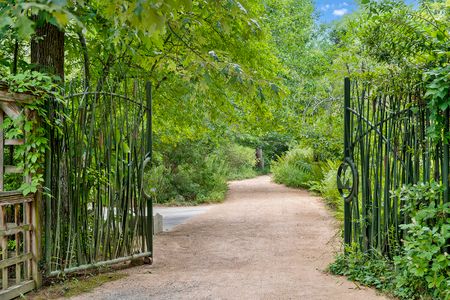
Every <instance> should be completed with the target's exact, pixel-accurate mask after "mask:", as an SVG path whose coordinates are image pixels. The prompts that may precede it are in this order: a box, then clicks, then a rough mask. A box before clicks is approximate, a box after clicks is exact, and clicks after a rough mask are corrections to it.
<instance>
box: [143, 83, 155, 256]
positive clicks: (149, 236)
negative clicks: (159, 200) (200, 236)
mask: <svg viewBox="0 0 450 300" xmlns="http://www.w3.org/2000/svg"><path fill="white" fill-rule="evenodd" d="M145 96H146V107H147V145H146V154H145V156H146V160H147V159H148V160H149V163H150V167H151V159H152V154H153V153H152V148H153V129H152V83H151V82H150V81H147V83H146V84H145ZM143 171H144V170H143ZM144 196H145V193H144ZM146 198H147V230H148V231H147V232H148V234H147V251H150V252H151V262H153V199H152V197H146Z"/></svg>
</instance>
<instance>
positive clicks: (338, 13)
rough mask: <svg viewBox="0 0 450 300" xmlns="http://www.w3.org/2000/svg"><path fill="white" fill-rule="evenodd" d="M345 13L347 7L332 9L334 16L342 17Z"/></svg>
mask: <svg viewBox="0 0 450 300" xmlns="http://www.w3.org/2000/svg"><path fill="white" fill-rule="evenodd" d="M345 14H348V9H346V8H341V9H335V10H333V15H335V16H338V17H342V16H343V15H345Z"/></svg>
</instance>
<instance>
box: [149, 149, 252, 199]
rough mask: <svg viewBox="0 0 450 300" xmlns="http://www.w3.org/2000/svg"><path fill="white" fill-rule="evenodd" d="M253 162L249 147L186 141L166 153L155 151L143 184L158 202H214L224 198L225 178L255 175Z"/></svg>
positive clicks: (226, 179)
mask: <svg viewBox="0 0 450 300" xmlns="http://www.w3.org/2000/svg"><path fill="white" fill-rule="evenodd" d="M254 166H255V152H254V149H252V148H249V147H244V146H241V145H237V144H232V143H230V144H226V145H223V146H221V147H219V148H217V147H215V146H214V145H213V146H211V145H209V144H207V143H199V142H197V143H185V144H181V145H178V146H177V147H176V148H175V149H172V150H171V151H168V152H166V153H164V152H163V153H161V152H156V153H155V155H154V165H153V167H152V168H151V169H150V170H149V172H148V173H146V174H145V182H144V184H145V187H144V188H145V189H146V190H147V192H148V193H149V194H151V195H152V196H153V200H154V203H157V204H164V205H197V204H201V203H213V202H218V201H222V200H223V199H224V197H225V194H226V192H227V189H228V185H227V181H228V180H235V179H245V178H251V177H255V176H256V175H257V172H256V171H255V170H254Z"/></svg>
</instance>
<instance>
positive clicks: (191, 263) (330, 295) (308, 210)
mask: <svg viewBox="0 0 450 300" xmlns="http://www.w3.org/2000/svg"><path fill="white" fill-rule="evenodd" d="M339 232H340V231H339V230H338V227H337V225H336V222H335V220H334V218H333V217H332V216H331V214H330V213H329V212H328V210H327V208H326V207H325V205H324V203H323V201H322V200H321V199H319V198H317V197H313V196H311V195H309V194H308V193H307V192H305V191H299V190H295V189H290V188H286V187H284V186H282V185H278V184H274V183H272V182H271V180H270V177H268V176H261V177H258V178H255V179H250V180H242V181H235V182H232V183H231V184H230V191H229V194H228V197H227V200H226V201H225V202H224V203H222V204H219V205H214V206H212V207H211V208H209V209H208V210H207V211H206V212H204V213H202V214H200V215H197V216H195V217H192V218H190V219H189V220H187V221H186V222H185V223H184V224H181V225H178V226H176V227H174V228H173V230H171V231H169V232H163V233H162V234H161V235H158V236H156V238H155V244H154V250H155V261H154V263H153V265H152V266H148V265H143V266H139V267H135V268H130V269H127V270H125V271H123V272H126V273H128V274H129V276H127V277H125V278H123V279H120V280H117V281H113V282H108V283H106V284H104V285H102V286H100V287H98V288H96V289H95V290H94V291H93V292H91V293H88V294H84V295H80V296H78V297H76V298H75V299H132V300H134V299H136V300H138V299H139V300H140V299H167V300H169V299H170V300H171V299H245V300H246V299H250V300H252V299H306V300H309V299H313V300H315V299H318V300H319V299H324V300H325V299H326V300H361V299H364V300H372V299H386V298H384V297H382V296H378V295H377V294H376V292H375V291H374V290H372V289H368V288H360V287H358V286H357V285H355V284H354V283H352V282H349V281H347V280H346V279H345V278H342V277H336V276H332V275H329V274H327V273H325V272H323V270H324V269H325V268H326V267H327V265H328V264H329V263H330V262H331V261H332V260H333V256H334V251H335V250H336V249H339V245H340V241H341V238H340V234H339Z"/></svg>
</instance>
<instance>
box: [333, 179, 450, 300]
mask: <svg viewBox="0 0 450 300" xmlns="http://www.w3.org/2000/svg"><path fill="white" fill-rule="evenodd" d="M441 192H442V186H440V185H439V184H437V183H435V182H430V183H419V184H416V185H412V186H404V187H402V188H401V189H399V190H397V191H395V192H393V196H394V197H400V200H401V201H402V202H403V203H404V207H403V212H404V213H405V215H407V216H408V217H409V218H410V220H411V221H410V222H409V223H407V224H404V225H401V228H402V229H403V230H404V239H403V245H402V247H400V248H399V249H396V252H397V255H396V256H394V258H393V259H389V258H387V257H383V256H381V255H379V254H378V253H377V252H375V251H369V252H366V253H363V252H361V250H360V249H359V246H358V245H356V244H354V245H352V246H351V247H349V248H347V249H346V252H345V254H339V255H338V256H337V257H336V260H335V262H334V263H332V264H331V265H330V267H329V269H330V271H331V272H332V273H334V274H339V275H345V276H347V277H348V278H349V279H351V280H355V281H358V282H360V283H362V284H364V285H367V286H374V287H376V288H378V289H381V290H384V291H387V292H389V293H392V294H393V295H395V296H397V297H399V298H401V299H445V300H447V299H450V280H449V278H450V257H449V255H448V252H447V251H448V241H449V239H450V219H449V217H448V216H449V214H450V204H449V203H446V204H436V203H439V199H440V194H441Z"/></svg>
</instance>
